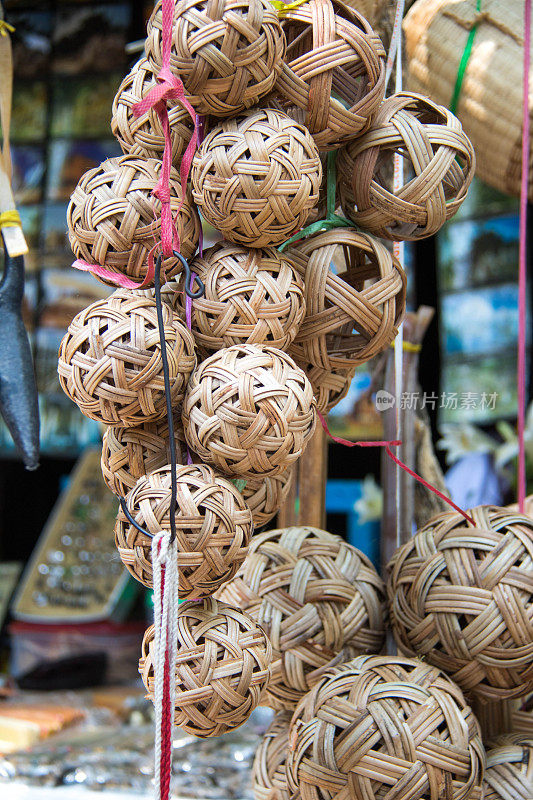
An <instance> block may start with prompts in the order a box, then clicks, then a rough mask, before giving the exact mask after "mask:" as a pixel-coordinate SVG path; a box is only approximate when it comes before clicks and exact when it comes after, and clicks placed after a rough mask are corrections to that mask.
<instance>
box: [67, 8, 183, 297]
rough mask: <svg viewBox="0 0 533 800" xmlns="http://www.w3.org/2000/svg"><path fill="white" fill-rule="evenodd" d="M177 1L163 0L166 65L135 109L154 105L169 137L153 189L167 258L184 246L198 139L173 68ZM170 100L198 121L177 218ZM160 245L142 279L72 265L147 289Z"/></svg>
mask: <svg viewBox="0 0 533 800" xmlns="http://www.w3.org/2000/svg"><path fill="white" fill-rule="evenodd" d="M174 4H175V0H163V3H162V31H161V40H162V41H161V45H162V46H161V53H162V65H161V69H160V71H159V73H158V75H157V84H156V85H155V86H153V87H152V89H150V91H149V92H148V94H147V95H146V97H144V98H143V99H142V100H141V101H140V102H139V103H136V104H135V105H134V106H133V113H134V114H135V116H136V117H140V116H142V114H145V113H146V112H147V111H149V110H150V109H152V108H153V109H154V111H155V112H156V113H157V116H158V117H159V119H160V121H161V127H162V129H163V135H164V138H165V148H164V151H163V159H162V167H161V174H160V176H159V181H158V184H157V186H156V187H155V189H154V190H153V192H152V195H153V197H156V198H157V199H158V200H159V201H160V203H161V251H162V253H163V256H164V257H165V258H169V257H170V256H172V253H173V251H174V250H179V249H180V240H179V235H178V229H177V227H176V221H175V220H176V218H177V216H178V214H179V212H180V211H181V207H182V205H183V203H184V201H185V195H186V191H187V181H188V179H189V172H190V170H191V164H192V159H193V156H194V152H195V150H196V145H197V142H198V124H197V117H196V114H195V111H194V108H193V107H192V105H191V104H190V103H189V101H188V100H187V98H186V97H185V89H184V87H183V83H182V81H181V80H180V79H179V78H178V77H177V76H176V75H173V74H172V72H171V71H170V54H171V47H172V23H173V19H174ZM167 100H175V101H177V102H179V103H181V105H182V106H183V107H184V108H185V109H186V110H187V111H188V112H189V114H190V116H191V119H192V121H193V123H194V129H193V133H192V136H191V140H190V142H189V144H188V145H187V149H186V150H185V153H184V154H183V158H182V160H181V165H180V178H181V200H180V204H179V206H178V208H177V210H176V215H175V218H174V219H173V218H172V209H171V206H170V171H171V169H172V140H171V137H170V123H169V119H168V106H167ZM156 249H157V245H156V246H155V247H153V248H152V250H150V252H149V253H148V270H147V273H146V277H145V278H144V280H143V281H142V282H141V283H136V282H135V281H132V280H131V278H128V277H126V275H122V274H119V273H116V272H112V271H111V270H109V269H106V267H103V266H102V265H101V264H89V263H88V262H86V261H82V260H81V259H78V260H77V261H75V262H74V263H73V264H72V266H73V267H75V268H76V269H80V270H83V271H85V272H92V273H93V274H95V275H98V277H100V278H104V279H105V280H108V281H111V283H114V284H115V285H117V286H121V287H122V288H123V289H146V288H148V287H149V286H151V284H152V283H153V280H154V271H155V265H154V251H155V250H156Z"/></svg>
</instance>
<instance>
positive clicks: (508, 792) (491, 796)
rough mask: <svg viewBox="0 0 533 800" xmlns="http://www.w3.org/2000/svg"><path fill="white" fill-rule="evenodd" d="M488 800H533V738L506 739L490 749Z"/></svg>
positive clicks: (486, 771)
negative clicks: (532, 799)
mask: <svg viewBox="0 0 533 800" xmlns="http://www.w3.org/2000/svg"><path fill="white" fill-rule="evenodd" d="M484 787H485V796H484V800H531V798H532V797H533V738H531V737H527V736H520V735H511V736H506V737H505V741H503V737H502V741H499V742H498V746H497V747H494V748H492V749H491V750H487V769H486V770H485V780H484Z"/></svg>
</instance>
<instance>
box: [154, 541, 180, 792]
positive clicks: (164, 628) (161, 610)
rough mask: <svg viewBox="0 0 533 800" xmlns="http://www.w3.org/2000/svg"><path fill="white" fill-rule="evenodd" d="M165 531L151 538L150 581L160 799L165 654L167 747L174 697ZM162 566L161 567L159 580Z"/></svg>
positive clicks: (174, 603)
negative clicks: (168, 716) (167, 667)
mask: <svg viewBox="0 0 533 800" xmlns="http://www.w3.org/2000/svg"><path fill="white" fill-rule="evenodd" d="M170 540H171V534H170V533H169V532H168V531H161V532H160V533H157V534H156V535H155V536H154V538H153V539H152V569H153V576H154V578H153V580H154V645H153V647H154V652H153V665H154V709H155V746H154V791H155V799H156V800H161V796H160V778H161V749H162V732H161V725H162V719H163V683H164V674H165V659H166V656H167V653H168V660H169V664H170V686H169V693H170V708H171V710H172V711H171V717H172V723H171V748H172V741H173V731H174V706H175V700H176V681H175V676H174V670H175V664H176V654H177V649H178V579H179V578H178V546H177V542H176V539H174V541H173V542H172V543H171V541H170ZM163 567H164V569H165V575H164V581H163Z"/></svg>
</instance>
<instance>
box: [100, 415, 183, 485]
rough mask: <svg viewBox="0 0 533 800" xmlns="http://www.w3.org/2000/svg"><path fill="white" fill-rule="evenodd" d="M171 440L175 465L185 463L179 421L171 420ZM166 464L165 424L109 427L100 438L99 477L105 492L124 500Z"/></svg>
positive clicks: (154, 423) (168, 453)
mask: <svg viewBox="0 0 533 800" xmlns="http://www.w3.org/2000/svg"><path fill="white" fill-rule="evenodd" d="M173 423H174V440H175V443H176V454H177V459H178V463H179V464H186V463H187V446H186V444H185V434H184V433H183V427H182V424H181V420H180V419H179V418H178V417H175V418H174V420H173ZM169 463H170V439H169V434H168V422H167V420H166V417H164V418H163V419H162V420H160V421H159V422H145V423H144V424H143V425H139V427H138V428H123V427H122V426H121V425H110V426H109V427H108V428H106V430H105V432H104V435H103V438H102V460H101V465H102V475H103V477H104V481H105V482H106V485H107V486H108V488H109V489H111V491H112V492H114V493H115V494H116V495H117V496H118V497H125V496H126V495H127V493H128V492H129V490H130V489H133V487H134V486H135V484H136V483H137V481H138V480H139V478H143V477H144V476H145V475H148V473H149V472H153V471H154V470H156V469H159V467H164V466H165V465H166V464H169Z"/></svg>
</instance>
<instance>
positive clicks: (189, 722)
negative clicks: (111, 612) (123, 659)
mask: <svg viewBox="0 0 533 800" xmlns="http://www.w3.org/2000/svg"><path fill="white" fill-rule="evenodd" d="M153 642H154V629H153V626H152V627H150V628H148V630H147V631H146V633H145V635H144V639H143V643H142V656H141V659H140V661H139V672H140V674H141V677H142V679H143V683H144V685H145V686H146V689H147V691H148V694H149V695H150V696H151V697H153V695H154V672H153ZM271 659H272V649H271V647H270V642H269V641H268V639H267V637H266V636H265V633H264V631H263V630H262V629H261V628H260V627H259V626H258V625H256V623H255V622H254V621H253V620H252V619H251V618H250V617H249V616H248V614H245V613H243V612H242V611H240V610H239V609H238V608H232V607H231V606H228V605H226V603H221V602H220V601H218V600H215V599H214V598H212V597H209V598H205V599H204V600H201V601H200V602H189V603H183V604H182V605H180V607H179V610H178V653H177V658H176V705H175V713H174V721H175V723H176V725H179V727H180V728H182V729H183V730H185V731H187V733H191V734H193V735H194V736H199V737H200V738H202V739H205V738H207V737H208V736H220V735H221V734H223V733H226V732H227V731H229V730H232V729H234V728H238V727H239V726H240V725H242V724H243V723H244V722H246V720H247V719H248V717H249V716H250V714H251V713H252V711H253V710H254V708H256V707H257V705H258V704H259V701H260V700H261V694H262V692H263V690H264V688H265V686H267V684H268V681H269V678H270V662H271Z"/></svg>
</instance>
